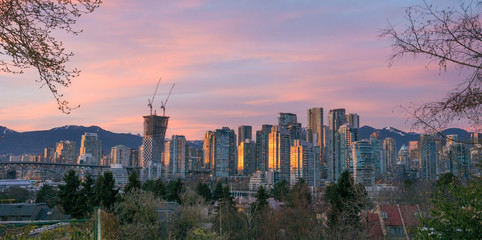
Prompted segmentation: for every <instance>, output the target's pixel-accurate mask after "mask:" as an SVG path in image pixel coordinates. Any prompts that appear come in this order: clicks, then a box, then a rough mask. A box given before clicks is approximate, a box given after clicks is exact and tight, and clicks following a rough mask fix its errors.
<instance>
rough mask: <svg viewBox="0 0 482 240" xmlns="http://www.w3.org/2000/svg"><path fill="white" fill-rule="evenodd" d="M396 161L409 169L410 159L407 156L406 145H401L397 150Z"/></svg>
mask: <svg viewBox="0 0 482 240" xmlns="http://www.w3.org/2000/svg"><path fill="white" fill-rule="evenodd" d="M398 161H399V162H401V163H402V164H403V165H405V169H407V170H408V169H410V159H409V157H408V147H407V145H402V147H401V148H400V151H398Z"/></svg>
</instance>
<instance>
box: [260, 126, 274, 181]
mask: <svg viewBox="0 0 482 240" xmlns="http://www.w3.org/2000/svg"><path fill="white" fill-rule="evenodd" d="M272 128H273V125H268V124H264V125H263V126H262V127H261V130H259V131H256V168H257V169H256V170H259V171H268V147H269V133H270V132H271V129H272Z"/></svg>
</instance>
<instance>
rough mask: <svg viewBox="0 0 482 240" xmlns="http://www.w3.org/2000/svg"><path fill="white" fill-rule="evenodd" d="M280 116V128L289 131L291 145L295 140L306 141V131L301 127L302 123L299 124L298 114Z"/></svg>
mask: <svg viewBox="0 0 482 240" xmlns="http://www.w3.org/2000/svg"><path fill="white" fill-rule="evenodd" d="M279 115H280V116H279V118H278V126H279V127H280V128H284V129H287V130H288V131H289V133H290V139H291V143H293V141H294V140H295V139H303V140H305V139H306V131H305V130H304V129H303V128H302V127H301V123H298V120H297V117H296V114H294V113H280V114H279Z"/></svg>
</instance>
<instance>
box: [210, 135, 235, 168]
mask: <svg viewBox="0 0 482 240" xmlns="http://www.w3.org/2000/svg"><path fill="white" fill-rule="evenodd" d="M236 160H237V156H236V134H235V133H234V130H231V129H229V128H228V127H223V128H222V129H216V132H215V133H214V175H215V176H216V177H228V176H233V175H234V174H235V173H236V167H237V163H236Z"/></svg>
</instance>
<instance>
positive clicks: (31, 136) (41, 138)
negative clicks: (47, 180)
mask: <svg viewBox="0 0 482 240" xmlns="http://www.w3.org/2000/svg"><path fill="white" fill-rule="evenodd" d="M86 132H89V133H97V134H98V135H99V138H100V139H101V141H102V149H103V152H104V153H107V154H108V153H109V152H110V149H111V148H112V147H113V146H116V145H120V144H122V145H125V146H127V147H130V148H135V149H137V148H139V146H140V145H141V144H142V137H141V136H140V135H134V134H130V133H113V132H110V131H107V130H104V129H102V128H100V127H98V126H90V127H84V126H75V125H68V126H63V127H58V128H52V129H50V130H42V131H30V132H16V131H14V130H11V129H8V128H7V127H3V126H0V155H4V156H5V155H10V154H13V155H19V154H23V153H29V154H38V153H42V152H43V150H44V148H46V147H49V146H52V147H54V148H55V144H56V143H57V142H59V141H60V140H70V141H75V142H76V144H77V145H76V148H77V151H79V149H80V140H81V138H82V135H83V134H84V133H86ZM374 132H377V133H378V134H379V135H380V140H381V141H383V139H385V138H387V137H391V138H393V139H395V141H396V143H397V149H400V148H401V147H402V145H408V142H409V141H417V140H418V139H419V137H420V134H419V133H415V132H408V133H407V132H404V131H401V130H398V129H396V128H393V127H386V128H382V129H376V128H373V127H370V126H363V127H361V128H360V138H361V139H369V138H370V135H371V134H372V133H374ZM442 133H443V134H446V135H447V134H457V135H459V137H461V138H463V137H466V136H468V134H469V133H468V132H467V131H465V130H463V129H460V128H450V129H446V130H444V131H443V132H442ZM188 144H189V146H191V147H194V148H197V149H202V145H203V142H202V140H192V141H188Z"/></svg>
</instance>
